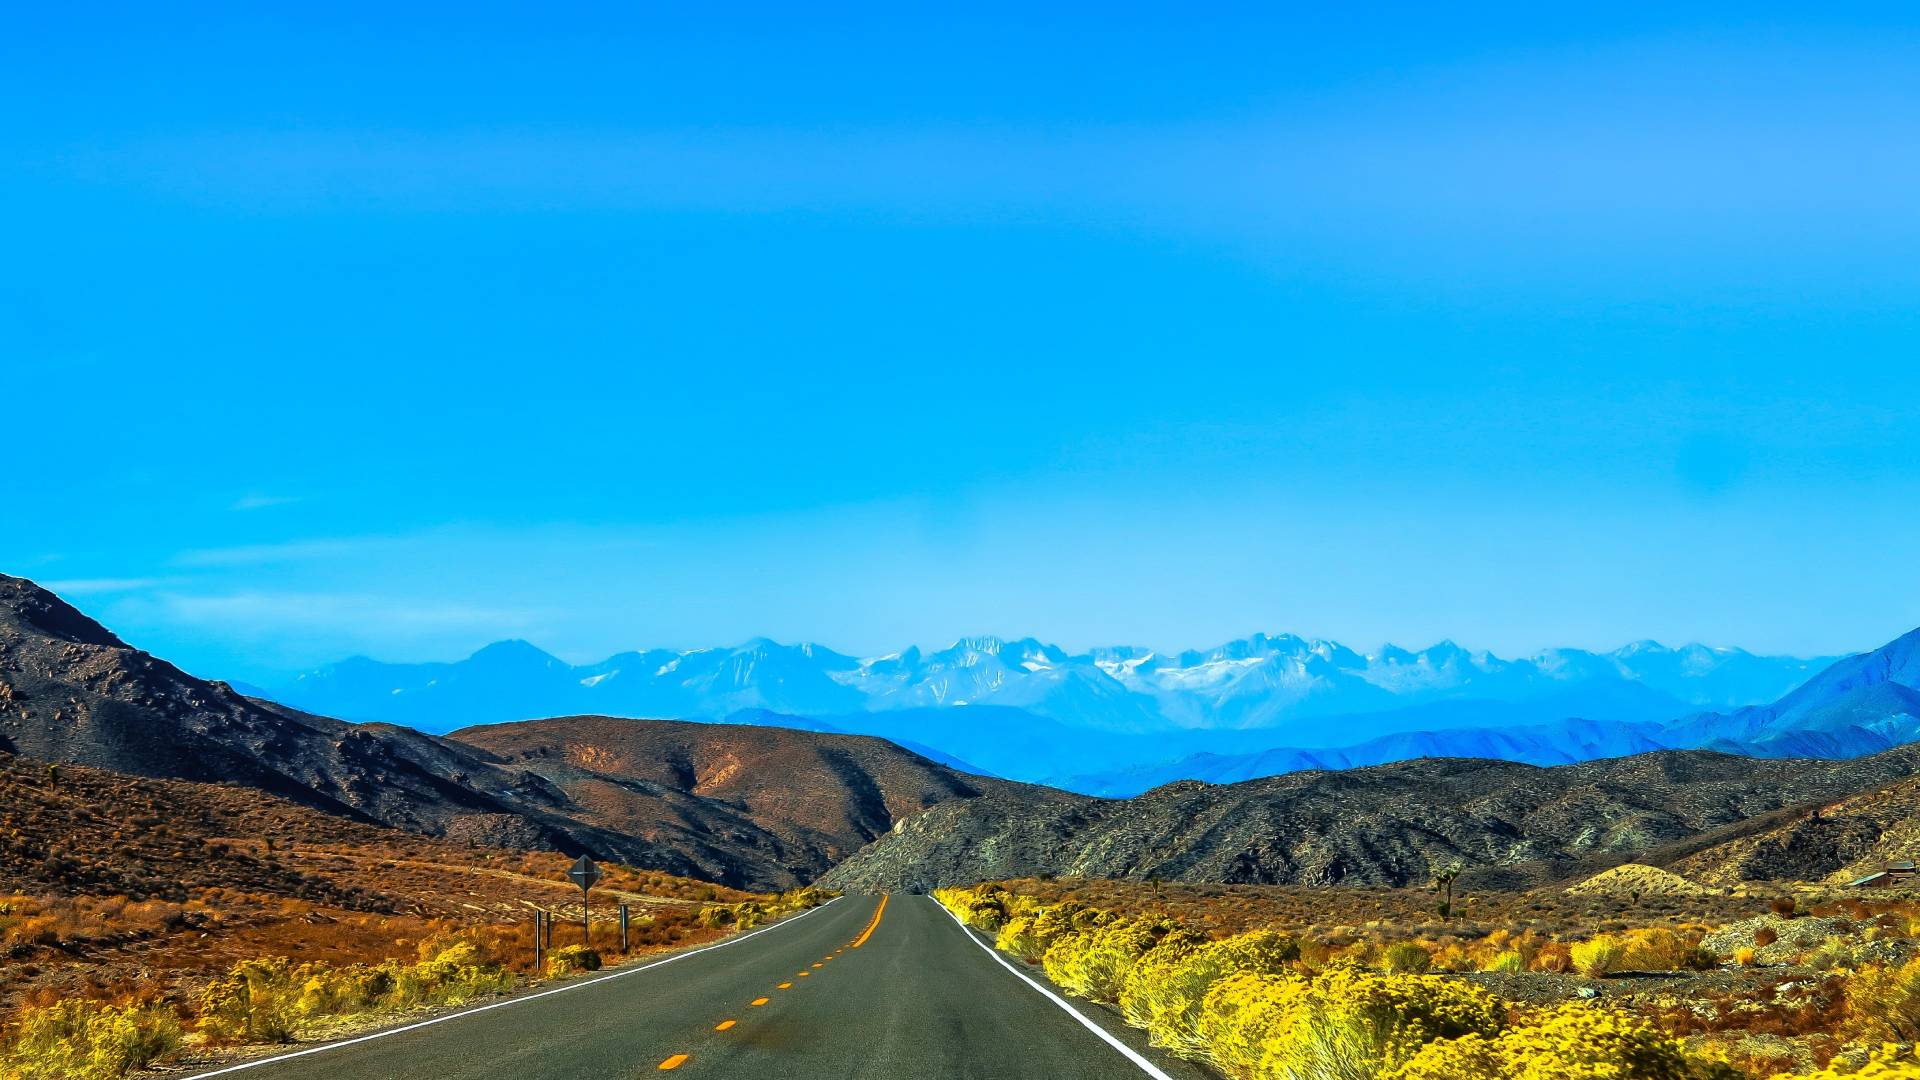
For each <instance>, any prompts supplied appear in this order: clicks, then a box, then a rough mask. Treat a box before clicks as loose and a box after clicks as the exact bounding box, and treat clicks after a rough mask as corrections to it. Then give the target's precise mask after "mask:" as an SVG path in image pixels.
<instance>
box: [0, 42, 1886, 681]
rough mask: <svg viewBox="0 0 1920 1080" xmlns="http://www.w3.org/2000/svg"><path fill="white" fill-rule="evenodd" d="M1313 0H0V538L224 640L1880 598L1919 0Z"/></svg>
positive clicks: (79, 585)
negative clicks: (1475, 1) (133, 2)
mask: <svg viewBox="0 0 1920 1080" xmlns="http://www.w3.org/2000/svg"><path fill="white" fill-rule="evenodd" d="M1800 6H1801V7H1804V5H1800ZM1322 7H1324V5H1315V6H1312V7H1309V6H1297V7H1291V8H1288V7H1278V6H1273V5H1263V6H1247V7H1214V8H1211V9H1207V10H1202V11H1196V10H1195V9H1192V8H1191V7H1186V8H1183V9H1175V8H1173V7H1166V8H1149V7H1141V6H1125V5H1123V6H1114V5H1101V6H1099V7H1097V8H1096V7H1093V6H1090V5H1055V6H1053V7H1051V8H1050V9H1049V10H1047V11H1044V12H1035V11H1033V10H1031V9H1030V6H1024V5H1023V6H1012V5H1009V6H1004V7H998V8H993V7H983V8H976V9H975V10H974V13H972V14H965V13H946V14H940V15H937V16H936V15H930V14H928V13H926V12H924V11H913V10H912V9H908V8H904V7H881V6H872V7H858V8H838V9H831V10H825V9H809V10H807V11H805V12H804V13H801V12H798V11H797V10H796V9H793V8H791V7H790V6H779V7H770V6H769V7H762V6H741V7H734V8H731V9H728V10H727V11H725V12H716V11H708V10H701V11H698V12H697V13H695V12H694V11H693V9H685V10H678V11H676V10H666V9H661V8H654V9H650V8H646V7H642V6H633V5H621V6H614V5H608V6H606V7H578V6H574V7H569V6H552V7H550V8H549V9H547V10H543V11H540V12H538V13H537V14H536V13H533V12H531V11H530V10H528V9H524V8H515V7H510V6H504V5H487V4H479V5H474V4H466V5H460V6H458V7H454V6H443V5H432V4H424V5H414V6H411V7H410V8H409V10H407V11H406V12H399V13H396V12H394V11H392V10H390V8H391V6H390V5H380V6H373V5H368V6H364V7H354V6H351V5H341V6H333V7H331V8H330V10H329V11H327V12H325V13H320V12H318V11H317V10H316V11H315V12H312V13H307V14H304V15H296V14H287V13H278V14H263V13H261V12H259V11H252V12H249V11H246V10H244V9H241V8H231V9H223V8H217V7H212V6H192V7H189V8H181V9H178V10H173V11H166V12H162V11H160V10H158V9H155V8H153V7H152V6H125V7H111V6H86V7H77V6H76V7H62V6H59V5H43V6H42V10H36V11H23V12H21V13H18V14H16V15H15V16H14V22H13V27H12V31H11V32H10V33H9V34H8V35H7V36H6V38H5V39H4V40H0V94H3V95H4V98H5V100H7V101H9V102H11V103H13V104H14V105H15V106H16V107H15V108H13V109H10V110H9V115H8V119H7V121H6V123H5V124H0V205H3V206H4V209H0V215H4V221H5V224H6V234H7V237H8V247H9V257H8V258H7V259H5V260H0V365H4V367H5V381H4V386H5V390H6V393H5V396H4V401H3V402H0V405H3V406H4V409H5V414H6V416H7V434H8V439H7V442H8V445H9V447H10V456H11V457H12V458H13V461H12V464H11V467H10V468H9V469H8V470H7V477H8V482H7V485H6V488H5V490H4V492H0V570H4V571H5V572H8V573H15V574H25V575H27V576H31V577H34V578H36V579H38V580H42V581H46V582H50V583H55V584H57V585H58V586H59V587H61V588H62V589H63V590H64V591H65V592H66V593H68V594H69V595H70V597H71V598H72V599H74V600H75V601H76V602H79V603H80V604H82V606H83V607H86V608H87V609H88V610H90V611H93V612H95V613H96V614H99V615H101V616H102V617H103V618H105V619H106V620H107V621H108V622H109V623H110V624H111V625H113V626H115V627H116V628H117V629H119V630H120V631H122V633H123V634H124V635H125V636H127V637H129V638H130V639H132V640H134V641H135V642H136V643H138V644H141V645H143V646H145V647H147V648H149V649H151V650H152V651H154V652H156V653H159V654H161V655H164V656H167V657H169V658H171V659H175V660H178V661H180V662H182V663H184V664H186V665H188V666H189V667H191V668H193V669H195V670H198V671H200V672H203V673H206V674H211V675H225V676H231V677H241V678H253V679H265V678H270V677H272V676H273V675H274V673H277V672H282V671H286V670H289V669H293V668H298V667H302V666H306V665H310V664H313V663H316V662H320V661H324V660H329V659H334V658H337V657H339V656H342V655H346V654H348V653H354V652H366V653H370V654H373V655H377V656H382V657H389V658H395V659H423V658H443V657H452V656H457V655H462V654H464V653H465V652H467V651H469V650H471V649H472V648H474V647H477V646H478V645H480V644H483V643H485V642H487V641H490V640H494V639H496V638H500V637H507V636H522V637H527V638H529V639H531V640H534V641H536V642H539V643H541V644H543V645H545V646H546V647H548V648H550V649H553V650H555V651H557V652H560V653H561V654H562V655H566V656H569V657H572V658H577V659H586V658H593V657H597V656H600V655H604V654H606V653H610V652H612V651H614V650H616V649H620V648H629V647H636V646H648V645H667V646H697V645H707V644H713V643H722V642H734V641H738V640H741V639H744V638H746V637H748V636H751V635H754V634H766V635H770V636H773V637H776V638H782V639H789V640H791V639H810V640H817V641H821V642H823V643H826V644H829V645H832V646H834V647H836V648H840V649H843V650H845V651H850V652H868V651H884V650H888V649H891V648H895V647H898V646H900V645H903V644H906V643H910V642H920V643H940V642H944V641H945V640H950V639H951V638H953V637H955V636H957V635H959V634H962V633H981V632H998V633H1006V634H1028V633H1031V634H1034V635H1037V636H1041V637H1044V638H1048V639H1051V640H1057V641H1059V642H1061V643H1063V644H1066V645H1068V646H1086V645H1093V644H1103V643H1109V642H1116V641H1129V642H1139V643H1144V644H1148V645H1154V646H1159V647H1184V646H1193V645H1206V644H1211V643H1215V642H1218V641H1220V640H1223V639H1226V638H1228V637H1233V636H1239V635H1242V634H1245V633H1248V632H1251V631H1253V630H1256V629H1266V630H1272V631H1277V630H1291V631H1295V632H1299V633H1303V634H1313V635H1323V636H1331V637H1337V638H1340V639H1342V640H1345V641H1348V642H1350V643H1352V644H1355V645H1361V646H1364V645H1368V644H1374V643H1378V642H1380V641H1383V640H1394V641H1397V642H1401V643H1404V644H1408V645H1422V644H1427V643H1430V642H1431V641H1433V640H1436V639H1439V638H1442V637H1451V638H1453V639H1456V640H1458V641H1461V642H1463V643H1466V644H1469V645H1474V646H1482V647H1488V648H1492V649H1494V650H1496V651H1501V652H1506V653H1511V652H1518V651H1525V650H1531V649H1534V648H1538V647H1542V646H1547V645H1556V644H1573V645H1587V646H1595V647H1612V646H1615V645H1618V644H1621V643H1623V642H1625V641H1627V640H1630V639H1634V638H1640V637H1656V638H1660V639H1663V640H1671V641H1684V640H1689V639H1701V640H1707V641H1710V642H1718V643H1729V644H1740V645H1744V646H1747V647H1750V648H1754V649H1759V650H1768V651H1790V652H1801V653H1813V652H1837V651H1844V650H1850V649H1860V648H1867V647H1871V646H1874V645H1877V644H1879V643H1880V642H1882V641H1884V640H1886V639H1888V638H1890V637H1892V636H1894V635H1895V634H1898V633H1900V632H1902V631H1904V630H1907V629H1910V628H1911V627H1912V626H1914V625H1916V624H1920V577H1916V575H1915V574H1914V573H1913V571H1912V568H1913V566H1914V565H1915V556H1916V555H1920V499H1916V495H1920V490H1916V489H1920V469H1916V467H1915V463H1916V462H1920V357H1916V342H1920V335H1917V334H1916V331H1920V304H1916V300H1917V299H1920V261H1916V260H1915V259H1914V258H1913V257H1912V253H1913V252H1914V251H1915V250H1916V249H1920V200H1916V199H1915V198H1914V196H1913V192H1914V191H1916V190H1920V33H1916V31H1920V20H1916V19H1915V17H1914V16H1912V15H1911V13H1910V12H1903V11H1902V9H1901V7H1899V6H1897V5H1887V6H1884V7H1875V8H1868V7H1852V8H1840V7H1835V8H1832V9H1830V10H1827V11H1824V12H1821V13H1819V14H1817V15H1816V14H1808V13H1806V12H1804V11H1802V12H1798V13H1796V12H1794V11H1793V10H1792V9H1791V8H1790V7H1787V6H1779V7H1774V6H1770V5H1755V4H1746V5H1677V6H1676V5H1662V6H1659V7H1658V10H1656V8H1655V6H1651V5H1650V6H1647V7H1646V8H1644V9H1637V10H1624V11H1609V12H1607V13H1606V14H1605V16H1604V18H1603V17H1601V16H1599V15H1598V14H1596V13H1593V12H1581V13H1566V14H1554V13H1543V12H1541V11H1538V10H1535V7H1534V6H1531V5H1527V6H1521V5H1495V6H1484V7H1481V8H1479V9H1477V10H1475V11H1472V12H1465V13H1463V12H1460V11H1458V10H1448V11H1438V10H1430V9H1429V8H1428V7H1425V6H1412V5H1409V6H1405V7H1397V6H1387V7H1374V8H1371V9H1368V10H1365V11H1356V12H1353V13H1351V14H1345V15H1342V14H1338V13H1331V12H1328V11H1325V10H1320V8H1322Z"/></svg>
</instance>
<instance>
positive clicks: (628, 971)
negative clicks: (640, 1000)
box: [179, 896, 945, 1080]
mask: <svg viewBox="0 0 1920 1080" xmlns="http://www.w3.org/2000/svg"><path fill="white" fill-rule="evenodd" d="M839 899H840V898H839V897H837V896H836V897H834V898H833V900H829V901H827V902H826V903H824V904H821V905H820V906H819V907H816V908H808V909H807V910H805V911H803V912H801V913H800V914H798V915H795V916H794V917H793V918H791V919H782V920H781V921H779V922H777V923H774V924H773V925H772V926H763V927H761V928H760V929H758V930H755V931H754V932H753V933H751V934H743V935H741V936H740V937H737V938H728V939H727V940H725V941H719V942H715V943H714V944H712V945H702V946H701V947H700V948H698V949H692V950H689V951H687V952H683V953H675V954H674V955H672V956H669V957H667V958H666V959H665V960H655V961H654V962H653V963H651V964H642V965H640V966H639V967H634V968H622V969H621V970H619V971H616V972H614V973H612V974H611V975H602V976H600V977H598V978H594V979H588V980H586V981H585V982H574V983H568V984H566V985H565V986H556V987H554V988H553V989H551V990H542V991H540V992H539V993H537V994H523V995H521V996H519V997H512V998H508V999H507V1000H505V1001H496V1002H494V1003H493V1004H491V1005H481V1006H479V1007H477V1008H472V1009H465V1010H462V1011H460V1012H456V1013H448V1014H447V1015H445V1016H436V1017H434V1018H433V1019H431V1020H422V1021H420V1022H419V1023H417V1024H407V1025H405V1026H404V1027H397V1028H388V1029H386V1030H385V1031H376V1032H374V1033H373V1034H371V1035H361V1036H359V1037H358V1038H353V1039H342V1040H340V1041H339V1042H330V1043H322V1044H321V1045H319V1046H313V1047H308V1048H307V1049H305V1050H296V1051H294V1052H293V1053H291V1054H277V1055H275V1056H273V1057H269V1058H261V1059H259V1060H258V1061H248V1062H244V1063H242V1064H239V1065H229V1066H227V1067H225V1068H222V1069H215V1070H213V1071H212V1072H203V1073H194V1074H193V1075H192V1076H185V1077H181V1078H179V1080H205V1078H207V1077H210V1076H226V1075H227V1074H229V1073H237V1072H244V1071H246V1070H248V1069H258V1068H260V1067H261V1066H263V1065H273V1064H277V1063H279V1062H282V1061H292V1060H293V1059H294V1058H303V1057H306V1056H308V1055H310V1054H324V1053H326V1052H327V1051H329V1050H338V1049H340V1048H341V1047H345V1046H357V1045H359V1044H360V1043H366V1042H372V1041H374V1040H375V1039H384V1038H387V1037H388V1036H390V1035H404V1034H406V1033H407V1032H409V1031H419V1030H420V1029H421V1028H426V1027H432V1026H433V1025H435V1024H444V1023H446V1022H447V1021H449V1020H458V1019H460V1018H462V1017H466V1016H477V1015H479V1014H480V1013H483V1012H492V1011H493V1010H495V1009H504V1008H507V1007H508V1006H510V1005H524V1004H526V1003H527V1002H529V1001H538V1000H539V999H541V998H543V997H552V996H553V995H555V994H564V993H566V992H568V991H569V990H585V989H586V988H587V987H589V986H598V985H600V984H601V983H603V982H612V981H613V980H614V979H618V978H622V977H624V976H627V975H638V974H640V973H641V972H643V971H652V970H653V969H654V968H657V967H660V966H661V965H663V964H671V963H673V962H674V961H675V960H685V959H686V958H687V957H689V956H699V955H700V954H701V953H704V952H712V951H713V950H715V949H724V948H726V947H727V946H729V945H738V944H740V943H741V942H743V941H747V940H750V939H752V938H757V937H759V936H760V935H761V934H765V933H768V932H770V931H774V930H778V929H780V928H781V927H783V926H792V925H793V924H794V923H797V922H799V921H800V920H801V919H804V918H806V917H807V916H809V915H811V914H813V913H814V912H816V911H820V910H823V909H825V908H828V907H831V906H832V905H833V903H834V901H837V900H839ZM941 910H945V909H944V908H942V909H941Z"/></svg>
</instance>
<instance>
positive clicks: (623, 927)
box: [620, 904, 632, 955]
mask: <svg viewBox="0 0 1920 1080" xmlns="http://www.w3.org/2000/svg"><path fill="white" fill-rule="evenodd" d="M631 917H632V912H630V911H629V910H628V909H627V905H625V904H621V905H620V952H621V953H622V954H623V955H624V954H625V953H626V952H627V926H628V923H629V922H630V921H631Z"/></svg>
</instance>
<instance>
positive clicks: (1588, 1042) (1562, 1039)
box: [1386, 1005, 1741, 1080]
mask: <svg viewBox="0 0 1920 1080" xmlns="http://www.w3.org/2000/svg"><path fill="white" fill-rule="evenodd" d="M1386 1076H1387V1077H1388V1078H1389V1080H1739V1078H1740V1076H1741V1074H1740V1073H1739V1072H1738V1071H1737V1070H1735V1069H1734V1068H1733V1067H1732V1066H1729V1065H1726V1064H1723V1063H1721V1062H1716V1061H1711V1060H1707V1059H1705V1058H1700V1057H1696V1056H1693V1055H1691V1054H1689V1053H1688V1052H1687V1050H1686V1048H1685V1047H1684V1046H1683V1045H1682V1044H1681V1042H1680V1040H1678V1039H1674V1038H1671V1037H1669V1036H1667V1035H1665V1034H1663V1033H1661V1032H1660V1031H1659V1029H1657V1028H1655V1027H1654V1026H1653V1025H1651V1024H1649V1023H1647V1022H1646V1021H1644V1020H1640V1019H1638V1018H1635V1017H1631V1016H1627V1015H1625V1014H1622V1013H1616V1012H1610V1011H1607V1010H1604V1009H1596V1008H1592V1007H1588V1006H1580V1005H1564V1006H1561V1007H1559V1008H1557V1009H1551V1010H1548V1011H1546V1012H1544V1013H1540V1014H1537V1015H1536V1016H1534V1017H1532V1018H1531V1019H1530V1020H1529V1021H1528V1022H1526V1023H1522V1024H1518V1025H1515V1026H1514V1027H1511V1028H1509V1029H1507V1030H1506V1031H1505V1032H1504V1033H1502V1034H1500V1035H1498V1036H1495V1037H1491V1038H1489V1037H1488V1036H1487V1035H1486V1034H1485V1033H1479V1032H1476V1033H1471V1034H1467V1035H1463V1036H1458V1037H1454V1038H1448V1039H1441V1040H1438V1041H1435V1042H1431V1043H1428V1044H1427V1045H1426V1046H1424V1047H1422V1048H1421V1049H1420V1050H1419V1051H1418V1052H1416V1053H1414V1054H1413V1055H1412V1056H1411V1057H1409V1058H1408V1059H1407V1060H1406V1061H1405V1063H1404V1064H1402V1065H1400V1066H1399V1068H1397V1069H1395V1070H1393V1071H1391V1072H1389V1073H1387V1074H1386Z"/></svg>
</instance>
